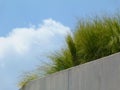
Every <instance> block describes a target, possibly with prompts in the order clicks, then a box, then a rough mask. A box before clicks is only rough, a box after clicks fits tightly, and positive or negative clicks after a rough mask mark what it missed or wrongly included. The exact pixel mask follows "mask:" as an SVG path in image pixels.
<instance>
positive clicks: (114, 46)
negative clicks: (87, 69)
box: [45, 15, 120, 74]
mask: <svg viewBox="0 0 120 90" xmlns="http://www.w3.org/2000/svg"><path fill="white" fill-rule="evenodd" d="M66 44H67V47H65V48H63V49H61V51H58V52H55V53H54V54H51V56H50V59H51V61H52V65H50V66H48V69H46V71H45V72H46V73H47V74H51V73H54V72H57V71H60V70H64V69H67V68H70V67H73V66H76V65H79V64H83V63H86V62H89V61H93V60H96V59H98V58H102V57H105V56H108V55H111V54H114V53H117V52H119V51H120V17H119V15H116V16H113V17H97V18H94V19H92V20H84V21H80V22H79V23H78V26H77V28H76V29H75V31H74V32H73V35H72V36H71V35H68V36H67V37H66Z"/></svg>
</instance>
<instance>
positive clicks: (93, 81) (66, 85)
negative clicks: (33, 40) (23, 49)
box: [21, 53, 120, 90]
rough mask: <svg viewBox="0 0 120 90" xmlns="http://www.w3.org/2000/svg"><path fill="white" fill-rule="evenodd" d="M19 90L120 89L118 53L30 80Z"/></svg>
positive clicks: (119, 57) (119, 60)
mask: <svg viewBox="0 0 120 90" xmlns="http://www.w3.org/2000/svg"><path fill="white" fill-rule="evenodd" d="M21 90H120V53H117V54H113V55H111V56H108V57H104V58H101V59H99V60H96V61H92V62H88V63H86V64H83V65H79V66H76V67H73V68H70V69H67V70H64V71H60V72H57V73H55V74H52V75H48V76H47V77H44V78H40V79H38V80H34V81H31V82H29V83H28V84H27V85H26V86H25V87H23V88H21Z"/></svg>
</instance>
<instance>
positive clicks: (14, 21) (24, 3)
mask: <svg viewBox="0 0 120 90" xmlns="http://www.w3.org/2000/svg"><path fill="white" fill-rule="evenodd" d="M119 9H120V0H0V81H1V82H0V90H18V89H19V87H17V83H18V81H19V80H20V76H21V74H22V73H24V72H27V71H32V70H34V69H35V68H36V67H37V66H38V65H41V64H42V63H41V62H44V61H46V60H47V58H46V55H48V54H50V53H51V52H54V51H57V50H59V49H60V48H62V47H64V45H65V41H64V38H65V37H66V35H67V34H68V33H71V32H72V31H73V30H74V29H75V26H76V23H77V21H78V20H79V19H81V18H86V17H89V16H95V15H102V14H109V15H111V14H114V13H116V12H117V11H119Z"/></svg>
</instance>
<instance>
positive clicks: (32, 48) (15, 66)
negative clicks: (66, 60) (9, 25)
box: [0, 19, 71, 90]
mask: <svg viewBox="0 0 120 90" xmlns="http://www.w3.org/2000/svg"><path fill="white" fill-rule="evenodd" d="M67 33H71V31H70V28H69V27H66V26H64V25H62V24H61V23H59V22H56V21H54V20H52V19H47V20H44V21H43V23H42V24H40V25H39V26H34V25H33V26H30V27H23V28H14V29H13V30H11V32H10V33H9V34H8V35H7V36H6V37H0V73H1V74H0V80H2V83H0V87H1V88H2V89H1V88H0V90H4V89H5V90H8V88H14V89H17V87H15V85H16V84H17V83H18V81H19V78H18V77H19V76H20V75H21V74H22V73H23V72H26V71H31V70H33V69H34V68H36V66H37V65H40V63H41V62H40V61H41V60H42V61H44V60H46V58H45V56H44V55H46V53H47V54H49V52H52V51H53V52H54V50H56V49H59V48H60V47H62V46H63V45H64V37H65V36H66V34H67Z"/></svg>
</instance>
